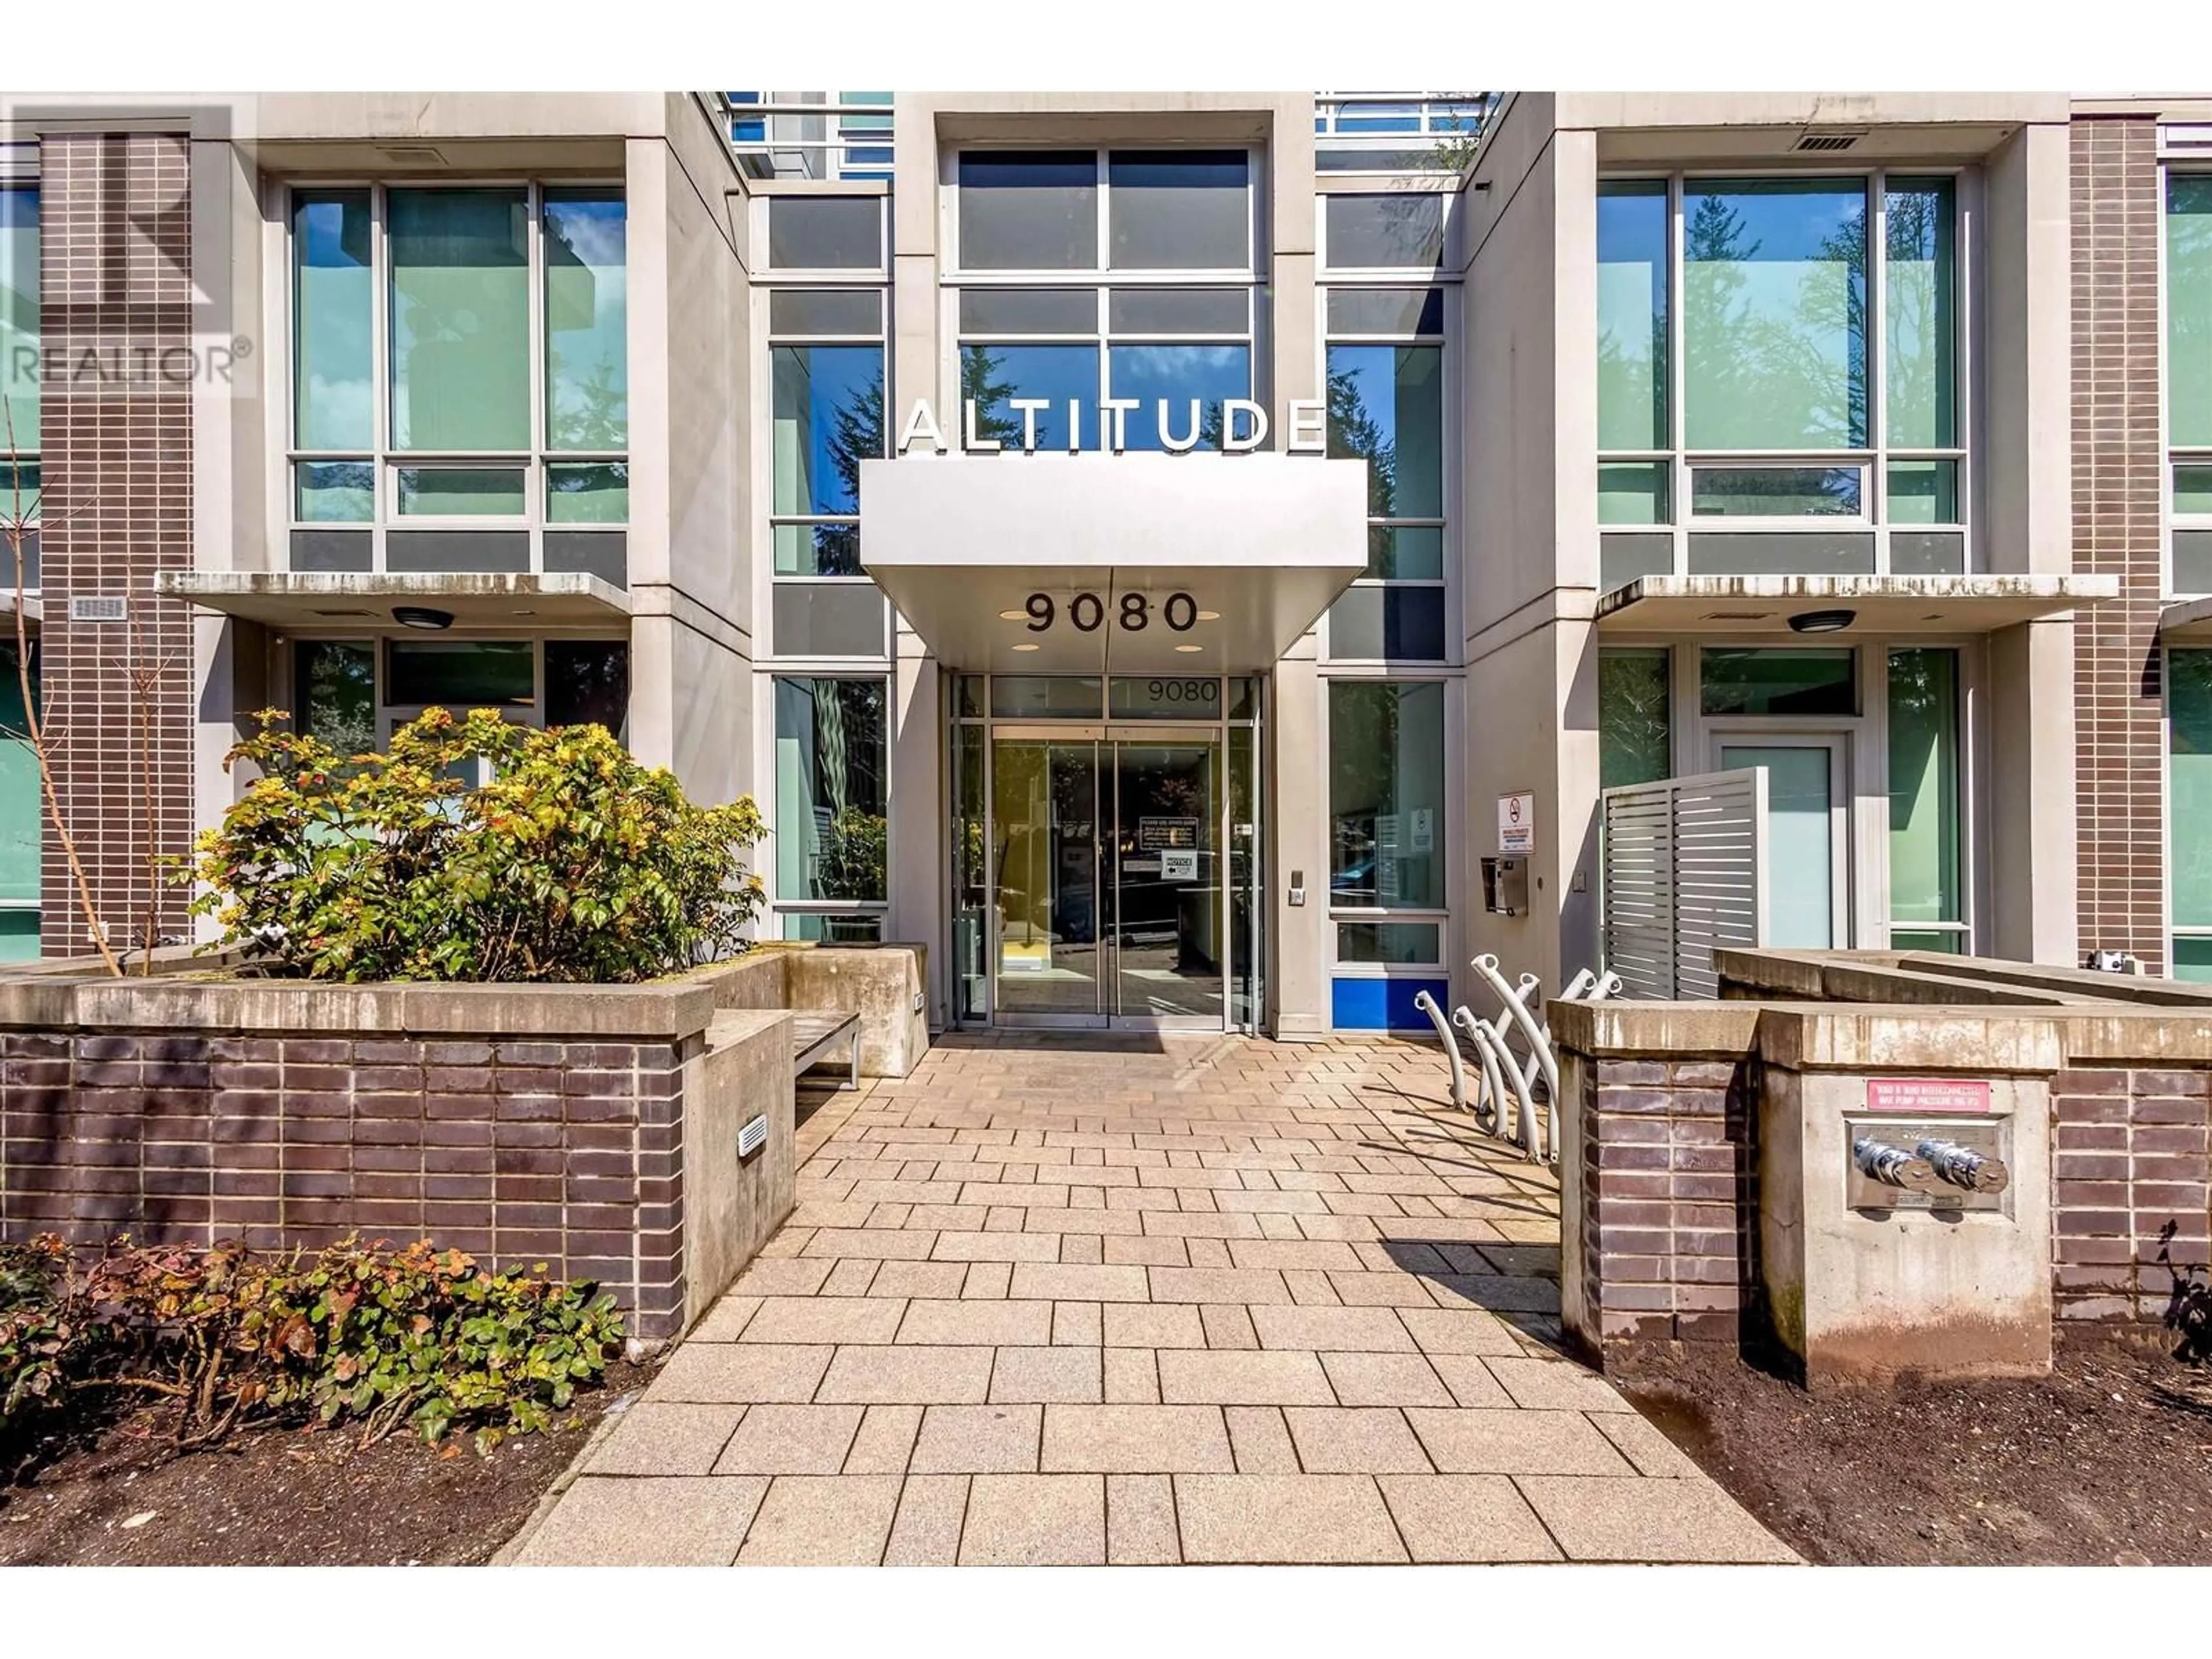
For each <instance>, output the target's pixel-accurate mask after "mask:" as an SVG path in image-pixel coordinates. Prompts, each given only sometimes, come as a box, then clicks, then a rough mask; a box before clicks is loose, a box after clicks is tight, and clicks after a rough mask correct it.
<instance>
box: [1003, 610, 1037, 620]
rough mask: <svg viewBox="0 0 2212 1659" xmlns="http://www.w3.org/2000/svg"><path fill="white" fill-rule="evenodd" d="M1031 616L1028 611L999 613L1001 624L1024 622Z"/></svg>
mask: <svg viewBox="0 0 2212 1659" xmlns="http://www.w3.org/2000/svg"><path fill="white" fill-rule="evenodd" d="M1029 614H1030V613H1029V612H1028V611H1000V613H999V620H1000V622H1023V621H1026V620H1027V619H1028V617H1029Z"/></svg>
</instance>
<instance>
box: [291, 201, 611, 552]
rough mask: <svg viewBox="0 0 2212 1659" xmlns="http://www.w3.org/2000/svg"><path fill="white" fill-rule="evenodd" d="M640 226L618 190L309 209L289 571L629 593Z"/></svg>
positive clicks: (296, 351)
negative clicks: (627, 536) (565, 578)
mask: <svg viewBox="0 0 2212 1659" xmlns="http://www.w3.org/2000/svg"><path fill="white" fill-rule="evenodd" d="M625 235H626V216H625V210H624V204H623V194H622V191H621V190H620V189H619V188H618V187H615V186H611V185H544V186H538V185H456V186H442V185H441V186H436V187H420V188H417V187H414V186H406V187H402V186H397V185H394V186H390V187H386V186H380V185H355V186H343V187H338V188H332V189H313V190H304V189H303V190H299V191H295V192H294V193H293V197H292V338H293V358H292V369H293V374H292V442H291V515H290V516H291V521H292V527H293V528H292V537H291V546H292V559H293V565H294V568H295V569H309V570H371V569H376V570H571V571H577V570H580V571H589V572H592V573H593V574H599V575H602V576H605V577H608V578H610V579H611V580H615V581H617V583H619V582H621V581H622V580H623V579H624V574H625V571H624V558H623V535H622V530H623V526H624V525H625V524H626V523H627V522H628V520H629V465H628V449H629V301H628V292H627V283H626V278H627V266H628V260H627V250H626V246H625Z"/></svg>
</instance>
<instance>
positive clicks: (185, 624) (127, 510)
mask: <svg viewBox="0 0 2212 1659" xmlns="http://www.w3.org/2000/svg"><path fill="white" fill-rule="evenodd" d="M190 149H191V147H190V145H189V144H188V143H186V141H185V139H184V138H183V137H181V136H177V135H170V134H155V133H135V132H134V133H67V134H52V135H49V136H48V137H46V138H45V140H44V141H43V142H42V143H41V144H40V160H39V173H40V179H39V191H40V210H39V218H40V232H41V234H40V283H41V300H40V331H41V335H42V343H43V345H44V347H45V357H46V386H45V388H44V391H43V393H42V397H41V402H40V413H41V425H42V427H43V430H44V456H43V459H44V466H45V485H46V495H45V503H44V507H43V517H44V520H45V536H44V543H43V546H42V548H41V555H42V572H41V577H40V583H41V591H42V599H43V607H44V613H45V615H44V622H43V625H42V635H41V641H42V643H41V646H40V650H41V653H42V671H43V678H42V682H41V687H40V695H41V697H42V699H43V702H44V705H45V714H46V722H47V726H48V729H49V731H50V732H52V734H53V735H54V737H55V738H56V739H57V743H58V746H57V750H56V754H55V767H56V783H57V787H58V793H59V795H60V797H61V802H62V811H63V813H64V817H65V819H66V821H67V823H68V824H69V827H70V835H71V836H73V837H74V839H75V840H76V845H77V850H78V852H79V854H80V855H81V856H82V858H83V860H84V862H85V866H86V870H87V872H88V875H89V877H90V879H91V885H92V890H93V897H94V903H95V906H96V908H97V909H98V911H99V914H100V920H101V921H102V922H103V923H104V924H105V925H106V930H107V933H108V937H109V939H110V940H111V941H112V943H114V944H115V945H116V946H117V947H118V949H121V948H123V947H124V946H125V945H131V944H136V943H137V942H139V941H140V940H141V939H143V929H144V926H145V917H146V914H147V908H148V898H147V876H146V853H147V842H148V825H147V812H146V805H145V792H146V786H147V784H148V782H149V781H150V784H151V789H152V795H153V811H154V828H153V836H152V839H153V844H154V848H155V852H156V853H157V854H182V853H184V852H185V851H187V850H188V849H189V848H190V845H191V833H192V722H191V712H192V711H191V684H192V626H191V612H190V608H189V607H188V606H186V605H183V604H181V603H179V602H178V601H176V600H173V599H161V600H156V599H155V598H154V596H153V592H152V588H153V577H154V573H155V571H156V570H170V569H177V570H181V569H185V568H190V566H191V560H192V544H191V533H192V432H191V394H192V388H193V379H194V371H193V367H192V365H193V362H194V359H193V356H192V349H191V348H192V289H191V213H190V208H189V202H188V197H187V186H186V176H187V164H188V161H189V156H190ZM80 596H84V597H100V598H107V599H124V600H125V601H127V603H128V607H129V620H128V621H125V622H75V621H72V620H71V619H70V600H71V599H72V598H75V597H80ZM142 675H143V676H144V677H147V678H148V679H149V696H148V697H147V698H146V699H145V700H144V701H145V702H150V714H151V722H152V732H151V739H150V744H151V765H150V769H149V766H148V764H147V763H146V758H145V754H146V749H145V745H146V741H147V740H146V738H145V736H144V735H143V733H142V731H141V710H142V698H141V696H140V695H139V693H138V691H137V679H138V678H140V677H141V676H142ZM149 771H150V779H149ZM155 905H156V912H157V916H158V923H157V926H158V929H159V932H160V933H161V934H162V935H165V936H173V937H175V938H178V939H181V938H183V937H184V936H185V929H186V925H187V922H186V917H185V911H184V894H183V891H182V890H180V889H179V888H176V887H174V886H173V885H170V884H167V883H166V882H164V884H162V885H161V888H160V889H159V890H158V896H157V898H156V900H155ZM41 908H42V926H41V934H42V943H43V948H44V950H45V952H46V955H48V956H64V955H66V956H75V955H80V954H82V953H84V952H86V951H89V950H90V948H91V939H90V934H89V932H88V928H87V927H86V925H85V920H84V915H83V912H82V908H80V906H79V904H78V901H77V896H76V890H75V888H74V885H73V884H72V882H71V880H70V873H69V870H68V866H67V864H66V862H65V860H64V858H63V855H62V851H61V848H60V846H59V844H58V841H57V840H56V837H55V836H54V833H53V829H52V825H51V823H49V824H48V825H47V828H46V870H45V881H44V894H43V900H42V907H41Z"/></svg>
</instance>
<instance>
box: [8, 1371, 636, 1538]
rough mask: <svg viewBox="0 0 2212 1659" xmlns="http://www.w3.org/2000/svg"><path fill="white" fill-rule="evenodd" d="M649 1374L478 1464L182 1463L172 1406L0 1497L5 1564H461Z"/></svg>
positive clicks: (347, 1442) (610, 1388) (345, 1447)
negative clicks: (173, 1439) (552, 1428)
mask: <svg viewBox="0 0 2212 1659" xmlns="http://www.w3.org/2000/svg"><path fill="white" fill-rule="evenodd" d="M648 1375H649V1373H648V1372H647V1370H644V1369H642V1368H641V1367H637V1366H634V1365H628V1364H614V1365H611V1366H610V1367H608V1370H607V1376H606V1380H605V1385H604V1386H602V1387H600V1388H598V1389H593V1390H592V1391H591V1392H589V1393H587V1394H583V1395H578V1396H577V1399H576V1401H575V1405H574V1409H573V1410H570V1411H568V1412H566V1413H562V1415H561V1417H560V1418H559V1419H557V1421H558V1427H557V1428H556V1430H555V1431H554V1432H552V1433H550V1434H526V1435H518V1436H516V1437H513V1439H510V1440H507V1441H506V1442H504V1443H501V1445H500V1446H498V1447H497V1448H496V1449H494V1450H493V1451H492V1452H491V1453H490V1454H489V1455H488V1456H483V1457H479V1456H478V1455H477V1453H476V1450H475V1448H474V1447H473V1446H472V1445H471V1444H470V1443H468V1442H467V1441H466V1440H465V1439H464V1440H463V1441H461V1442H460V1443H459V1449H458V1451H457V1452H454V1453H453V1455H445V1454H446V1452H447V1448H433V1447H428V1446H425V1445H424V1444H423V1443H422V1441H421V1440H420V1439H418V1438H415V1437H410V1436H407V1435H404V1434H399V1435H394V1436H392V1437H391V1438H389V1439H386V1440H384V1441H381V1442H380V1443H378V1444H376V1445H374V1446H371V1447H368V1449H356V1437H355V1436H353V1435H351V1434H349V1433H347V1432H346V1431H344V1430H343V1429H337V1430H302V1429H300V1428H297V1427H285V1428H256V1429H252V1430H249V1431H244V1432H239V1433H234V1434H233V1435H231V1436H230V1437H228V1438H227V1439H226V1440H224V1441H222V1443H219V1444H217V1445H216V1446H213V1447H211V1448H209V1449H204V1450H199V1451H194V1452H191V1453H187V1454H185V1455H181V1456H180V1455H178V1454H177V1453H176V1452H175V1451H174V1449H173V1448H172V1446H171V1445H170V1428H171V1424H170V1419H169V1413H168V1412H167V1410H166V1409H164V1408H156V1409H149V1410H145V1411H139V1412H135V1413H131V1414H129V1415H127V1416H125V1417H123V1418H122V1419H119V1420H118V1421H115V1422H112V1423H110V1424H107V1425H104V1426H102V1427H101V1428H100V1430H99V1431H97V1432H96V1433H95V1434H94V1436H92V1437H90V1439H89V1441H88V1443H77V1444H72V1445H68V1446H61V1447H48V1448H46V1453H47V1455H48V1461H46V1462H44V1463H43V1466H42V1467H39V1468H37V1469H36V1472H35V1474H31V1475H29V1476H27V1477H26V1478H25V1480H23V1481H22V1482H21V1483H19V1484H16V1485H13V1486H0V1565H7V1566H33V1565H48V1566H60V1565H71V1564H77V1563H82V1564H84V1565H111V1566H114V1565H121V1566H156V1565H171V1566H295V1565H297V1566H310V1565H312V1566H395V1565H404V1566H415V1565H424V1566H465V1565H474V1564H477V1563H481V1562H483V1561H487V1560H489V1559H490V1558H491V1556H492V1554H493V1553H494V1552H495V1551H496V1550H497V1549H498V1548H499V1547H500V1546H501V1545H502V1544H504V1543H505V1542H506V1541H507V1540H508V1539H509V1538H511V1537H513V1535H514V1534H515V1532H516V1530H517V1529H518V1528H520V1526H521V1525H522V1523H523V1522H524V1521H525V1520H526V1518H527V1517H528V1516H529V1514H530V1512H531V1510H532V1509H533V1508H534V1507H536V1505H537V1503H538V1498H540V1497H541V1496H543V1495H544V1492H545V1490H546V1488H547V1487H549V1486H551V1485H552V1484H553V1482H554V1480H555V1479H556V1478H557V1477H558V1476H559V1474H561V1472H562V1469H564V1468H567V1467H568V1463H569V1462H570V1461H571V1460H572V1459H574V1456H575V1455H576V1454H577V1452H578V1451H579V1450H580V1449H581V1448H582V1446H583V1444H584V1441H585V1438H586V1436H588V1435H589V1434H590V1433H591V1431H592V1425H594V1424H596V1423H597V1422H598V1421H599V1418H600V1416H601V1415H602V1414H603V1413H605V1410H606V1409H607V1407H609V1406H611V1405H612V1404H613V1403H614V1402H615V1401H617V1400H619V1399H621V1398H622V1397H623V1395H626V1394H628V1393H629V1392H631V1391H633V1390H635V1389H639V1388H641V1387H642V1386H643V1384H644V1383H645V1381H646V1379H647V1376H648Z"/></svg>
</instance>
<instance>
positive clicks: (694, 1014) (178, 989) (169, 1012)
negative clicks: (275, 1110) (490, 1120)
mask: <svg viewBox="0 0 2212 1659" xmlns="http://www.w3.org/2000/svg"><path fill="white" fill-rule="evenodd" d="M716 971H718V970H716V969H706V970H702V974H701V975H696V976H690V977H687V978H685V979H682V980H671V981H660V982H656V983H650V984H644V985H446V984H428V985H390V984H385V985H330V984H324V983H319V982H316V981H307V980H283V979H240V978H236V977H233V976H231V975H220V976H217V975H209V976H207V977H205V978H198V977H190V976H183V975H171V976H169V977H167V978H157V979H150V980H143V979H115V978H112V977H110V976H108V975H101V976H100V977H99V978H97V979H68V980H61V979H56V978H53V977H42V978H38V979H28V980H15V979H5V980H0V1029H9V1030H57V1029H65V1030H99V1031H202V1032H210V1033H212V1032H218V1031H294V1032H318V1033H326V1034H331V1035H339V1034H344V1033H353V1032H383V1033H386V1034H392V1035H398V1034H405V1035H410V1036H445V1035H454V1034H462V1033H466V1034H468V1035H471V1036H549V1037H550V1036H612V1035H617V1034H619V1035H622V1036H636V1037H659V1038H663V1039H674V1038H679V1037H686V1036H697V1035H698V1034H699V1033H701V1032H702V1031H704V1030H706V1029H707V1023H708V1020H710V1019H711V1018H714V1009H715V1006H716V1004H715V998H714V984H713V981H712V980H711V979H710V978H708V977H707V975H711V974H713V973H714V972H716Z"/></svg>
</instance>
